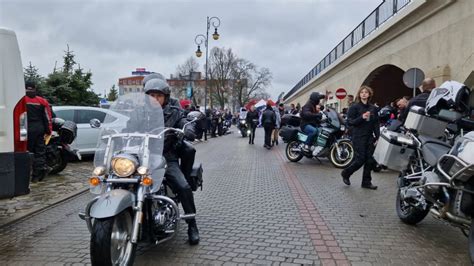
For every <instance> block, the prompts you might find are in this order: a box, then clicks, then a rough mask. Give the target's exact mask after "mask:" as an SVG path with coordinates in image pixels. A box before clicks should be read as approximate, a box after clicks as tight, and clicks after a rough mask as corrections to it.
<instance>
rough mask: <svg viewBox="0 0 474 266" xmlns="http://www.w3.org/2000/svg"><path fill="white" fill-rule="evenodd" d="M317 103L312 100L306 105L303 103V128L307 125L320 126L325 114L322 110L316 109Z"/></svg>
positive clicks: (301, 114)
mask: <svg viewBox="0 0 474 266" xmlns="http://www.w3.org/2000/svg"><path fill="white" fill-rule="evenodd" d="M316 105H317V103H314V102H312V101H311V100H309V101H308V102H306V104H305V105H303V108H302V109H301V113H300V116H301V124H300V126H301V129H304V127H305V126H306V125H312V126H314V127H319V125H320V124H321V119H322V118H323V115H322V114H321V112H317V111H316V107H315V106H316Z"/></svg>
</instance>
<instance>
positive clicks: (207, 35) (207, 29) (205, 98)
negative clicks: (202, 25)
mask: <svg viewBox="0 0 474 266" xmlns="http://www.w3.org/2000/svg"><path fill="white" fill-rule="evenodd" d="M206 27H207V28H206V40H205V43H204V44H205V45H206V75H205V77H206V87H205V88H204V112H206V110H207V87H208V84H207V82H208V77H207V75H208V71H209V66H208V57H209V56H208V51H209V48H208V45H207V41H208V40H209V17H206ZM206 139H207V138H206Z"/></svg>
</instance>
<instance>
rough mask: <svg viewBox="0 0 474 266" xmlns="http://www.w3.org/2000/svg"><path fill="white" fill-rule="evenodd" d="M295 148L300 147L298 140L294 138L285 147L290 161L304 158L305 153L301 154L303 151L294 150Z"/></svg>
mask: <svg viewBox="0 0 474 266" xmlns="http://www.w3.org/2000/svg"><path fill="white" fill-rule="evenodd" d="M293 149H299V142H298V141H295V140H293V141H290V142H288V144H287V145H286V149H285V154H286V158H288V160H290V162H294V163H296V162H298V161H299V160H301V159H302V158H303V154H301V152H298V151H294V150H293Z"/></svg>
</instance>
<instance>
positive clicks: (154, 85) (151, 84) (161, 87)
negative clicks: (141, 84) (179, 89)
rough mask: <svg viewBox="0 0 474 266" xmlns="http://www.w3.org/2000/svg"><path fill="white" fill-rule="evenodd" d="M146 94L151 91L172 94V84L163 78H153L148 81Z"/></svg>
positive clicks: (145, 89)
mask: <svg viewBox="0 0 474 266" xmlns="http://www.w3.org/2000/svg"><path fill="white" fill-rule="evenodd" d="M143 91H145V93H146V94H149V93H151V92H161V93H163V94H164V95H166V96H169V95H170V94H171V91H170V86H169V85H168V83H167V82H166V81H164V80H162V79H151V80H149V81H147V82H146V84H145V88H144V89H143Z"/></svg>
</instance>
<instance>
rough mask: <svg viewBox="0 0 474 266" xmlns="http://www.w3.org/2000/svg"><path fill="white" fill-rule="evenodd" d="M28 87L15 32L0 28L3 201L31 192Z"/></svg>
mask: <svg viewBox="0 0 474 266" xmlns="http://www.w3.org/2000/svg"><path fill="white" fill-rule="evenodd" d="M24 96H25V83H24V77H23V67H22V64H21V56H20V49H19V47H18V41H17V39H16V35H15V32H13V31H11V30H7V29H3V28H0V162H1V163H0V198H9V197H13V196H18V195H23V194H27V193H28V192H29V188H28V187H29V178H30V156H29V153H28V151H27V124H26V121H27V120H26V103H25V101H24Z"/></svg>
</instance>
